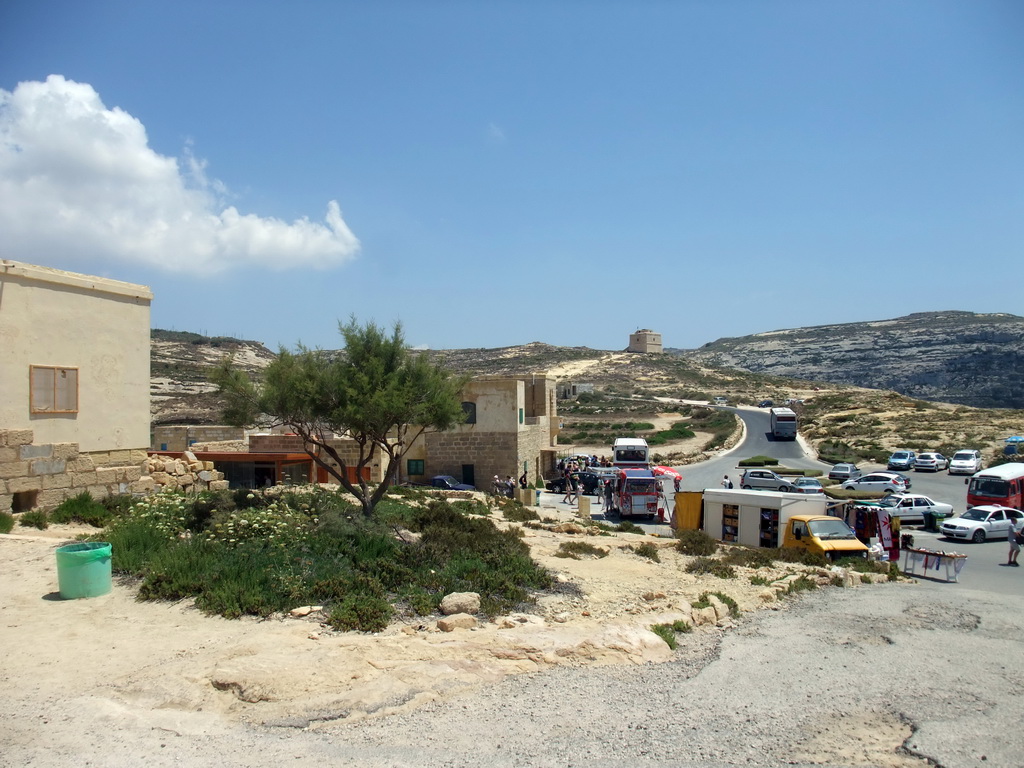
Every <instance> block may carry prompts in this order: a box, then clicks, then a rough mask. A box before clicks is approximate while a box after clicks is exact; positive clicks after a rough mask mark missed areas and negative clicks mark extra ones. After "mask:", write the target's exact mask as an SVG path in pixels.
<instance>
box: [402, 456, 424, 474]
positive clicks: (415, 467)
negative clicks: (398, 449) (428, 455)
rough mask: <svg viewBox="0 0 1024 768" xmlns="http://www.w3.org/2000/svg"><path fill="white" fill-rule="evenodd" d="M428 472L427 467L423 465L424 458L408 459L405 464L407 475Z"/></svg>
mask: <svg viewBox="0 0 1024 768" xmlns="http://www.w3.org/2000/svg"><path fill="white" fill-rule="evenodd" d="M425 472H426V468H425V467H424V466H423V459H408V460H407V461H406V465H405V473H406V474H407V475H422V474H424V473H425Z"/></svg>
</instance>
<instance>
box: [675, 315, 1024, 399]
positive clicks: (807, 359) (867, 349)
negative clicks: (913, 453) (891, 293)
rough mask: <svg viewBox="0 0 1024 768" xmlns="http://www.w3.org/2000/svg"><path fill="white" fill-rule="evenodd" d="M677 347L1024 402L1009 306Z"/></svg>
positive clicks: (697, 355)
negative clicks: (988, 311) (1004, 309)
mask: <svg viewBox="0 0 1024 768" xmlns="http://www.w3.org/2000/svg"><path fill="white" fill-rule="evenodd" d="M675 352H676V353H677V354H681V355H682V356H684V357H688V358H691V359H695V360H699V361H701V362H703V363H704V364H707V365H715V366H722V367H726V368H738V369H741V370H746V371H751V372H756V373H766V374H771V375H774V376H784V377H793V378H801V379H809V380H814V381H827V382H831V383H834V384H852V385H854V386H858V387H868V388H871V389H890V390H894V391H896V392H899V393H901V394H904V395H907V396H908V397H914V398H918V399H921V400H938V401H943V402H947V403H957V404H960V405H971V406H975V407H979V408H1024V318H1022V317H1018V316H1017V315H1011V314H1006V313H997V314H978V313H974V312H961V311H956V310H948V311H943V312H915V313H913V314H910V315H906V316H905V317H898V318H895V319H892V320H877V321H870V322H862V323H842V324H837V325H819V326H814V327H810V328H793V329H788V330H779V331H768V332H764V333H757V334H753V335H751V336H741V337H735V338H722V339H718V340H717V341H713V342H710V343H708V344H705V345H704V346H703V347H701V348H700V349H697V350H675Z"/></svg>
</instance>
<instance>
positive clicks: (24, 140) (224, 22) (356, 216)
mask: <svg viewBox="0 0 1024 768" xmlns="http://www.w3.org/2000/svg"><path fill="white" fill-rule="evenodd" d="M1022 149H1024V3H1021V2H1018V1H1017V0H1007V1H1006V2H993V1H989V0H964V1H963V2H943V1H942V0H927V1H920V2H916V1H911V0H878V1H877V2H873V1H872V0H852V1H850V2H845V1H842V0H832V1H829V0H800V1H789V2H787V1H785V0H780V1H778V2H768V1H767V0H765V1H764V2H760V1H755V0H748V1H746V2H730V1H729V0H705V1H704V2H687V1H686V0H677V1H676V2H642V1H639V2H625V0H623V2H583V1H582V0H576V1H573V2H568V1H560V0H549V1H547V2H541V0H535V1H532V2H530V1H526V0H523V1H522V2H423V1H416V2H413V1H412V0H410V1H409V2H393V1H390V0H379V1H378V2H372V3H371V2H363V3H353V2H323V1H316V0H311V1H309V2H294V3H281V2H260V1H252V0H248V1H247V2H232V1H230V0H225V1H224V2H215V3H210V2H192V1H191V0H185V1H179V2H173V3H170V2H164V3H158V2H138V1H137V0H132V1H131V2H82V3H78V2H70V1H67V0H65V1H62V2H51V1H49V0H7V2H5V3H3V4H0V257H2V258H8V259H14V260H18V261H25V262H29V263H35V264H43V265H46V266H52V267H58V268H62V269H68V270H72V271H77V272H85V273H88V274H97V275H104V276H108V277H112V278H116V279H120V280H126V281H129V282H137V283H143V284H146V285H149V286H151V287H152V289H153V291H154V292H155V299H154V302H153V310H152V322H153V325H154V327H160V328H174V329H177V330H190V331H198V332H202V333H208V334H211V335H232V336H239V337H243V338H248V339H257V340H261V341H263V342H265V343H266V344H268V345H270V346H271V347H276V346H277V345H279V344H285V345H289V346H290V345H292V344H294V343H295V342H296V341H302V342H303V343H305V344H307V345H310V346H322V347H327V348H333V347H337V346H339V345H340V341H339V336H338V334H337V322H338V321H339V320H345V319H347V318H348V317H349V316H350V315H355V316H356V317H357V318H358V319H359V320H374V321H376V322H378V323H381V324H384V325H391V324H392V323H393V322H394V321H396V320H400V321H401V322H402V323H403V324H404V326H405V329H406V335H407V338H408V340H409V341H410V343H412V344H414V345H426V346H430V347H434V348H456V347H460V348H461V347H499V346H506V345H511V344H520V343H526V342H530V341H543V342H547V343H550V344H558V345H566V346H589V347H594V348H599V349H619V348H622V347H624V346H625V344H626V342H627V341H628V335H629V333H630V332H632V331H634V330H635V329H636V328H638V327H646V328H653V329H655V330H658V331H660V332H661V333H662V334H663V337H664V339H665V343H666V345H667V346H674V347H684V348H687V347H696V346H699V345H701V344H703V343H706V342H708V341H712V340H714V339H716V338H719V337H722V336H738V335H743V334H748V333H756V332H759V331H768V330H775V329H780V328H791V327H799V326H810V325H822V324H826V323H835V322H853V321H860V320H879V319H885V318H891V317H898V316H901V315H905V314H908V313H910V312H921V311H930V310H945V309H964V310H972V311H977V312H1011V313H1014V314H1024V307H1022V299H1021V297H1022V295H1024V294H1022V293H1021V288H1020V286H1021V283H1022V281H1024V267H1022V244H1024V152H1022Z"/></svg>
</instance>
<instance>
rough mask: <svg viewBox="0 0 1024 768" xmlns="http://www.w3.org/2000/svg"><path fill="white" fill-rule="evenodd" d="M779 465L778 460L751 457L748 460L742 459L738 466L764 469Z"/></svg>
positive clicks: (766, 457)
mask: <svg viewBox="0 0 1024 768" xmlns="http://www.w3.org/2000/svg"><path fill="white" fill-rule="evenodd" d="M778 463H779V460H778V459H776V458H773V457H772V456H751V457H750V458H749V459H743V460H742V461H740V463H739V466H741V467H764V466H774V465H776V464H778Z"/></svg>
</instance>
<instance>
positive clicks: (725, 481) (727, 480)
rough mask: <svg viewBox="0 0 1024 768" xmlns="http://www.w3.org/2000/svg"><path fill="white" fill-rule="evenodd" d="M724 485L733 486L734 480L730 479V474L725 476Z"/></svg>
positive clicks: (724, 486) (726, 486) (725, 486)
mask: <svg viewBox="0 0 1024 768" xmlns="http://www.w3.org/2000/svg"><path fill="white" fill-rule="evenodd" d="M722 487H723V488H732V480H730V479H729V476H728V475H726V476H725V477H723V478H722Z"/></svg>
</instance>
